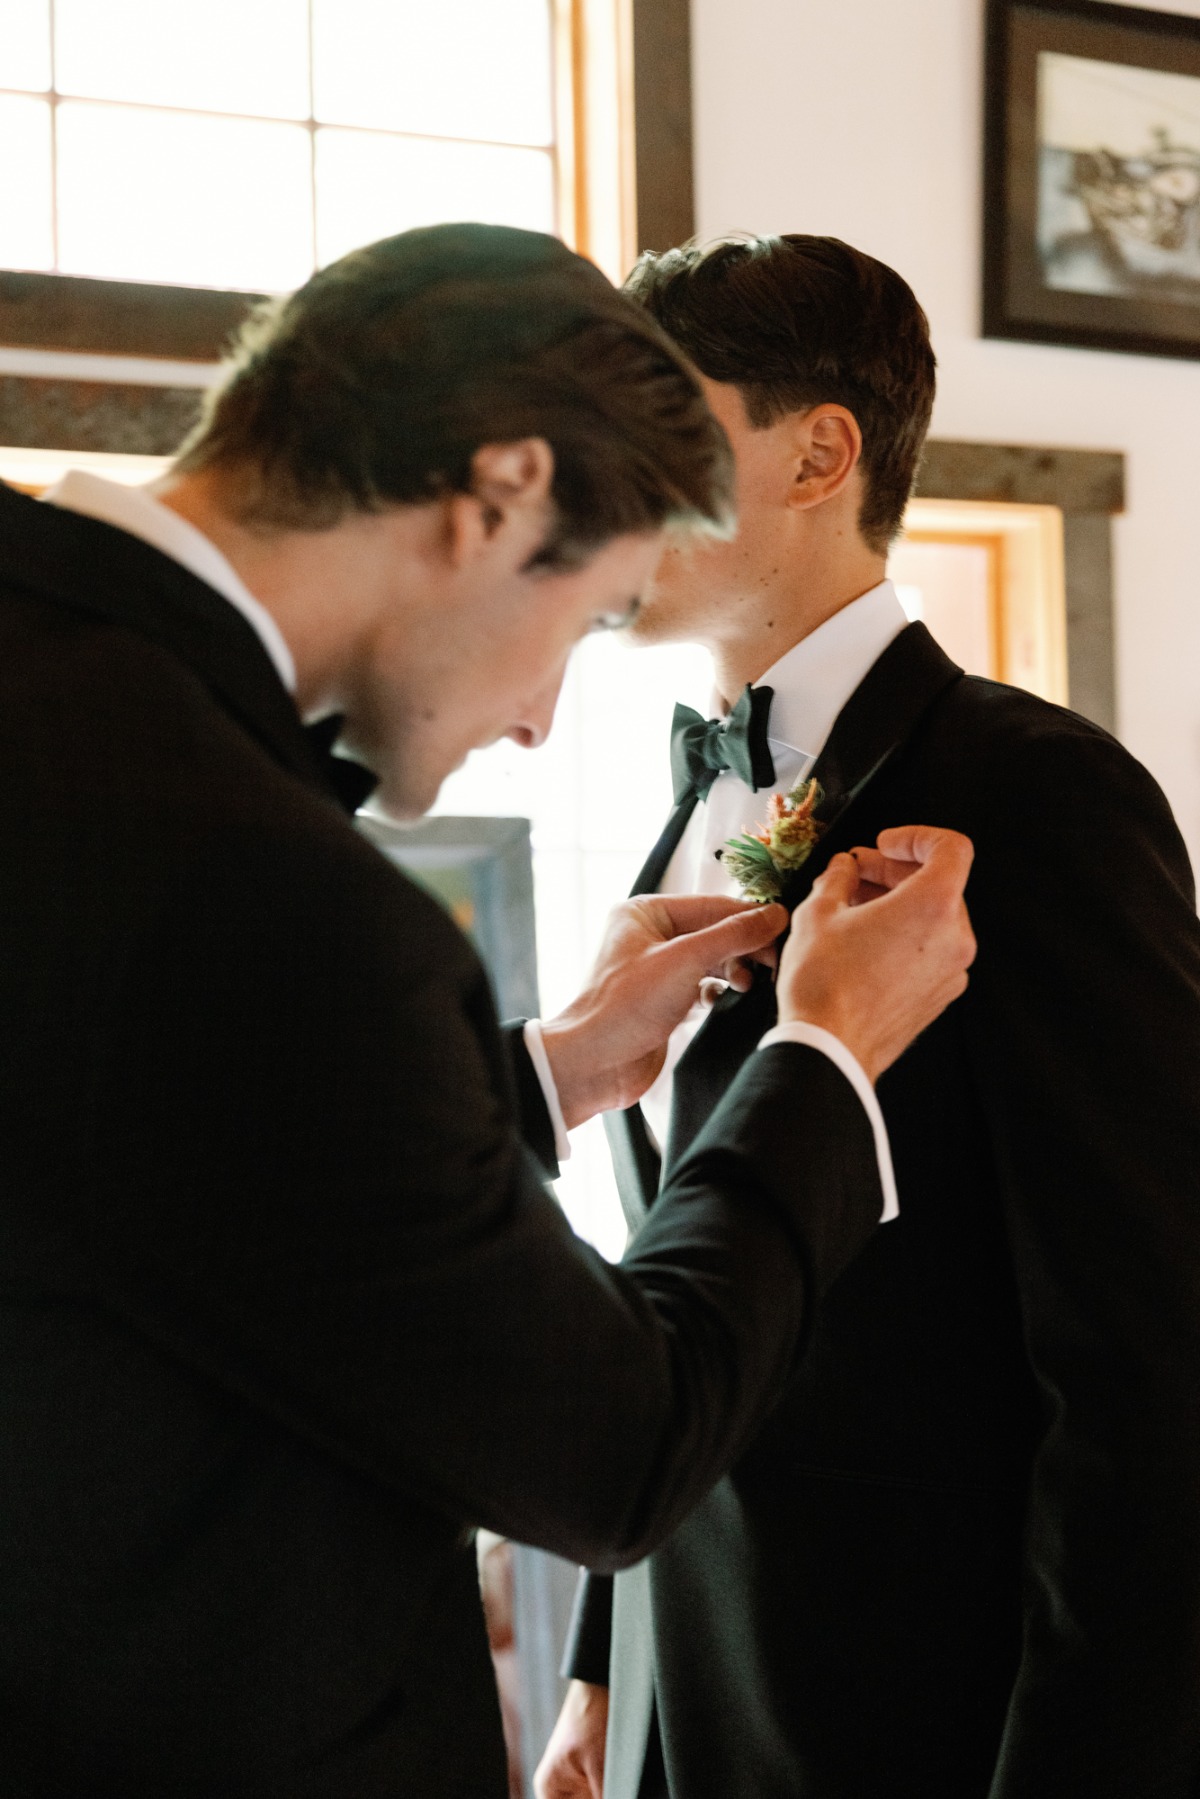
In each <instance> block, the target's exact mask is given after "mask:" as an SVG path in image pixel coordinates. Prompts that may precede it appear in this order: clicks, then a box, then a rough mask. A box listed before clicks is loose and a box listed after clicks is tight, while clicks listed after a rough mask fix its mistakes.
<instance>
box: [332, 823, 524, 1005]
mask: <svg viewBox="0 0 1200 1799" xmlns="http://www.w3.org/2000/svg"><path fill="white" fill-rule="evenodd" d="M355 822H356V823H357V825H358V828H359V830H360V831H361V832H362V833H363V835H364V837H369V838H370V840H371V842H372V843H373V844H374V845H375V847H376V848H377V849H380V850H382V851H383V853H384V855H385V856H387V857H388V858H389V860H390V861H392V862H394V863H395V864H396V865H397V867H398V868H402V869H403V870H404V872H405V874H407V875H410V876H411V877H412V879H413V880H415V881H419V882H420V884H421V886H422V887H426V888H428V890H429V891H430V893H432V894H433V896H434V898H435V899H438V900H440V901H441V903H442V905H443V906H445V908H446V910H447V912H449V914H450V916H451V918H453V920H454V922H455V923H456V924H457V925H458V926H459V928H460V929H461V930H463V931H465V932H466V934H467V936H468V937H469V938H470V939H471V941H472V942H473V943H474V945H475V947H476V949H477V950H478V951H479V954H480V956H481V957H482V959H483V962H484V965H485V966H486V968H487V971H488V973H489V974H490V975H491V977H492V986H493V988H494V990H495V994H496V1005H497V1008H498V1010H499V1012H500V1016H501V1017H502V1018H536V1017H537V1016H538V1012H539V1006H538V982H537V943H536V937H535V932H534V913H533V857H532V852H531V850H530V845H529V820H528V819H527V818H425V819H422V820H421V822H420V824H415V825H394V824H389V823H388V822H387V820H386V819H382V818H375V817H373V816H372V814H371V813H369V812H362V813H360V814H359V816H358V818H357V820H356V821H355Z"/></svg>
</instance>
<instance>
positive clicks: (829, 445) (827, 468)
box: [788, 404, 862, 511]
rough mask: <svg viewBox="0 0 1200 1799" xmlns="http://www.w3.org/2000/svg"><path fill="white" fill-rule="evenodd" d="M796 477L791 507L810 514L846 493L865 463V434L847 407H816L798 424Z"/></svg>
mask: <svg viewBox="0 0 1200 1799" xmlns="http://www.w3.org/2000/svg"><path fill="white" fill-rule="evenodd" d="M796 431H797V439H796V445H795V473H794V476H793V480H792V487H791V493H790V495H789V498H788V503H789V505H791V506H794V507H797V508H799V509H800V510H803V511H806V510H807V509H808V508H809V507H811V506H823V505H824V504H825V502H826V501H827V500H832V499H833V498H834V497H835V495H837V494H840V493H842V492H844V490H845V489H846V487H847V486H848V485H849V483H850V481H851V480H852V479H853V477H854V472H855V470H856V469H857V468H858V466H859V463H860V462H861V460H862V432H861V431H860V430H859V425H858V420H857V419H856V418H855V416H854V414H853V413H852V412H849V411H847V409H846V407H845V406H834V405H832V404H829V405H824V406H814V407H813V408H812V410H811V411H810V412H806V413H803V414H802V415H801V416H800V417H799V418H798V419H797V421H796Z"/></svg>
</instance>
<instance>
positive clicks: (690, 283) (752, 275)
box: [625, 232, 937, 550]
mask: <svg viewBox="0 0 1200 1799" xmlns="http://www.w3.org/2000/svg"><path fill="white" fill-rule="evenodd" d="M625 290H626V292H627V293H630V294H632V295H633V296H634V297H635V298H636V299H638V300H640V301H641V303H642V305H643V306H645V307H646V308H647V310H648V311H649V312H651V313H652V314H653V316H654V317H655V318H656V319H657V320H658V321H659V323H660V324H661V325H662V326H663V327H664V328H665V329H666V330H667V331H668V332H669V333H670V335H671V336H672V337H673V338H674V340H675V342H676V343H677V344H679V345H680V346H681V347H682V348H683V349H684V350H686V351H687V353H688V355H689V356H690V357H691V359H692V361H693V362H694V363H695V364H696V367H697V368H698V369H700V370H701V372H702V373H703V374H705V375H707V376H709V377H710V379H711V380H713V381H727V382H730V383H732V384H733V385H734V386H736V387H737V388H739V389H740V390H741V394H742V397H743V400H744V401H745V405H746V413H747V416H748V418H749V420H750V423H751V424H752V425H756V426H759V427H762V426H765V425H770V424H774V423H775V421H776V420H777V419H779V418H782V417H783V416H784V414H786V413H789V412H807V411H808V410H809V409H810V408H811V407H813V406H820V405H823V404H828V403H833V404H836V405H839V406H844V407H846V409H847V411H849V412H851V413H853V415H854V417H855V419H857V421H858V426H859V429H860V431H861V432H862V438H863V450H862V469H863V489H864V491H863V503H862V511H861V514H860V517H859V528H860V529H861V531H862V534H863V537H864V538H865V539H866V541H867V543H868V544H869V545H870V546H871V548H872V549H876V550H884V549H886V548H887V545H888V544H889V543H890V542H891V540H892V538H893V537H894V536H895V535H896V533H897V531H898V530H899V528H900V523H901V520H902V518H903V516H904V508H905V506H906V505H907V504H908V498H909V495H910V493H911V492H912V486H913V482H914V480H915V479H916V472H917V465H918V463H919V461H920V456H921V448H922V445H923V444H924V441H925V434H926V432H927V431H928V429H929V419H930V414H931V413H932V411H933V396H934V388H935V374H934V371H935V368H936V366H937V365H936V362H935V359H934V354H933V350H932V348H931V346H930V342H929V322H928V320H927V319H926V317H925V314H924V313H923V312H922V310H921V307H920V306H919V304H918V303H917V299H916V296H915V294H914V293H913V291H912V289H911V288H910V287H909V285H908V283H907V282H906V281H903V280H902V279H901V277H900V276H899V275H897V274H896V272H895V270H894V269H889V268H888V267H887V265H886V264H885V263H882V262H876V260H875V258H874V257H873V256H865V255H864V254H863V252H862V251H861V250H854V249H852V248H851V247H850V245H849V244H843V243H841V242H840V241H839V240H838V239H837V238H835V237H806V236H804V235H802V234H801V233H799V232H794V233H789V234H788V235H787V236H784V237H750V238H722V239H718V240H717V241H716V242H714V243H710V244H697V243H692V244H686V245H685V246H684V247H683V248H682V249H678V250H667V251H665V252H664V253H663V254H662V255H654V254H652V253H651V254H647V255H645V256H643V257H642V258H641V260H640V261H639V262H638V264H637V266H636V267H635V269H634V270H633V273H632V274H631V275H630V277H629V280H628V281H627V282H626V284H625Z"/></svg>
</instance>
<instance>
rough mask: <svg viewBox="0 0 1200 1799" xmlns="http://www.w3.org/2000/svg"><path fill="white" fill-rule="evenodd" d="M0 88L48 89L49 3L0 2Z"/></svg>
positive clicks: (26, 0) (29, 0)
mask: <svg viewBox="0 0 1200 1799" xmlns="http://www.w3.org/2000/svg"><path fill="white" fill-rule="evenodd" d="M0 87H28V88H33V89H34V90H35V91H36V92H37V93H39V94H44V93H48V92H49V89H50V0H0Z"/></svg>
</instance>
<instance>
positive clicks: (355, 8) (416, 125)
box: [77, 0, 553, 144]
mask: <svg viewBox="0 0 1200 1799" xmlns="http://www.w3.org/2000/svg"><path fill="white" fill-rule="evenodd" d="M77 3H78V0H77ZM85 3H86V0H85ZM313 53H314V54H313V88H314V94H315V100H316V106H315V110H316V115H317V117H318V118H319V119H325V120H328V121H329V122H330V123H332V124H338V125H373V126H375V127H377V128H379V129H383V130H393V131H411V132H427V133H430V134H432V135H433V136H436V137H473V138H488V139H494V140H496V141H498V142H501V143H523V144H548V143H549V142H550V140H551V136H552V131H553V122H552V110H551V91H552V78H551V57H550V7H549V0H436V3H435V4H432V5H431V4H430V0H313Z"/></svg>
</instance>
